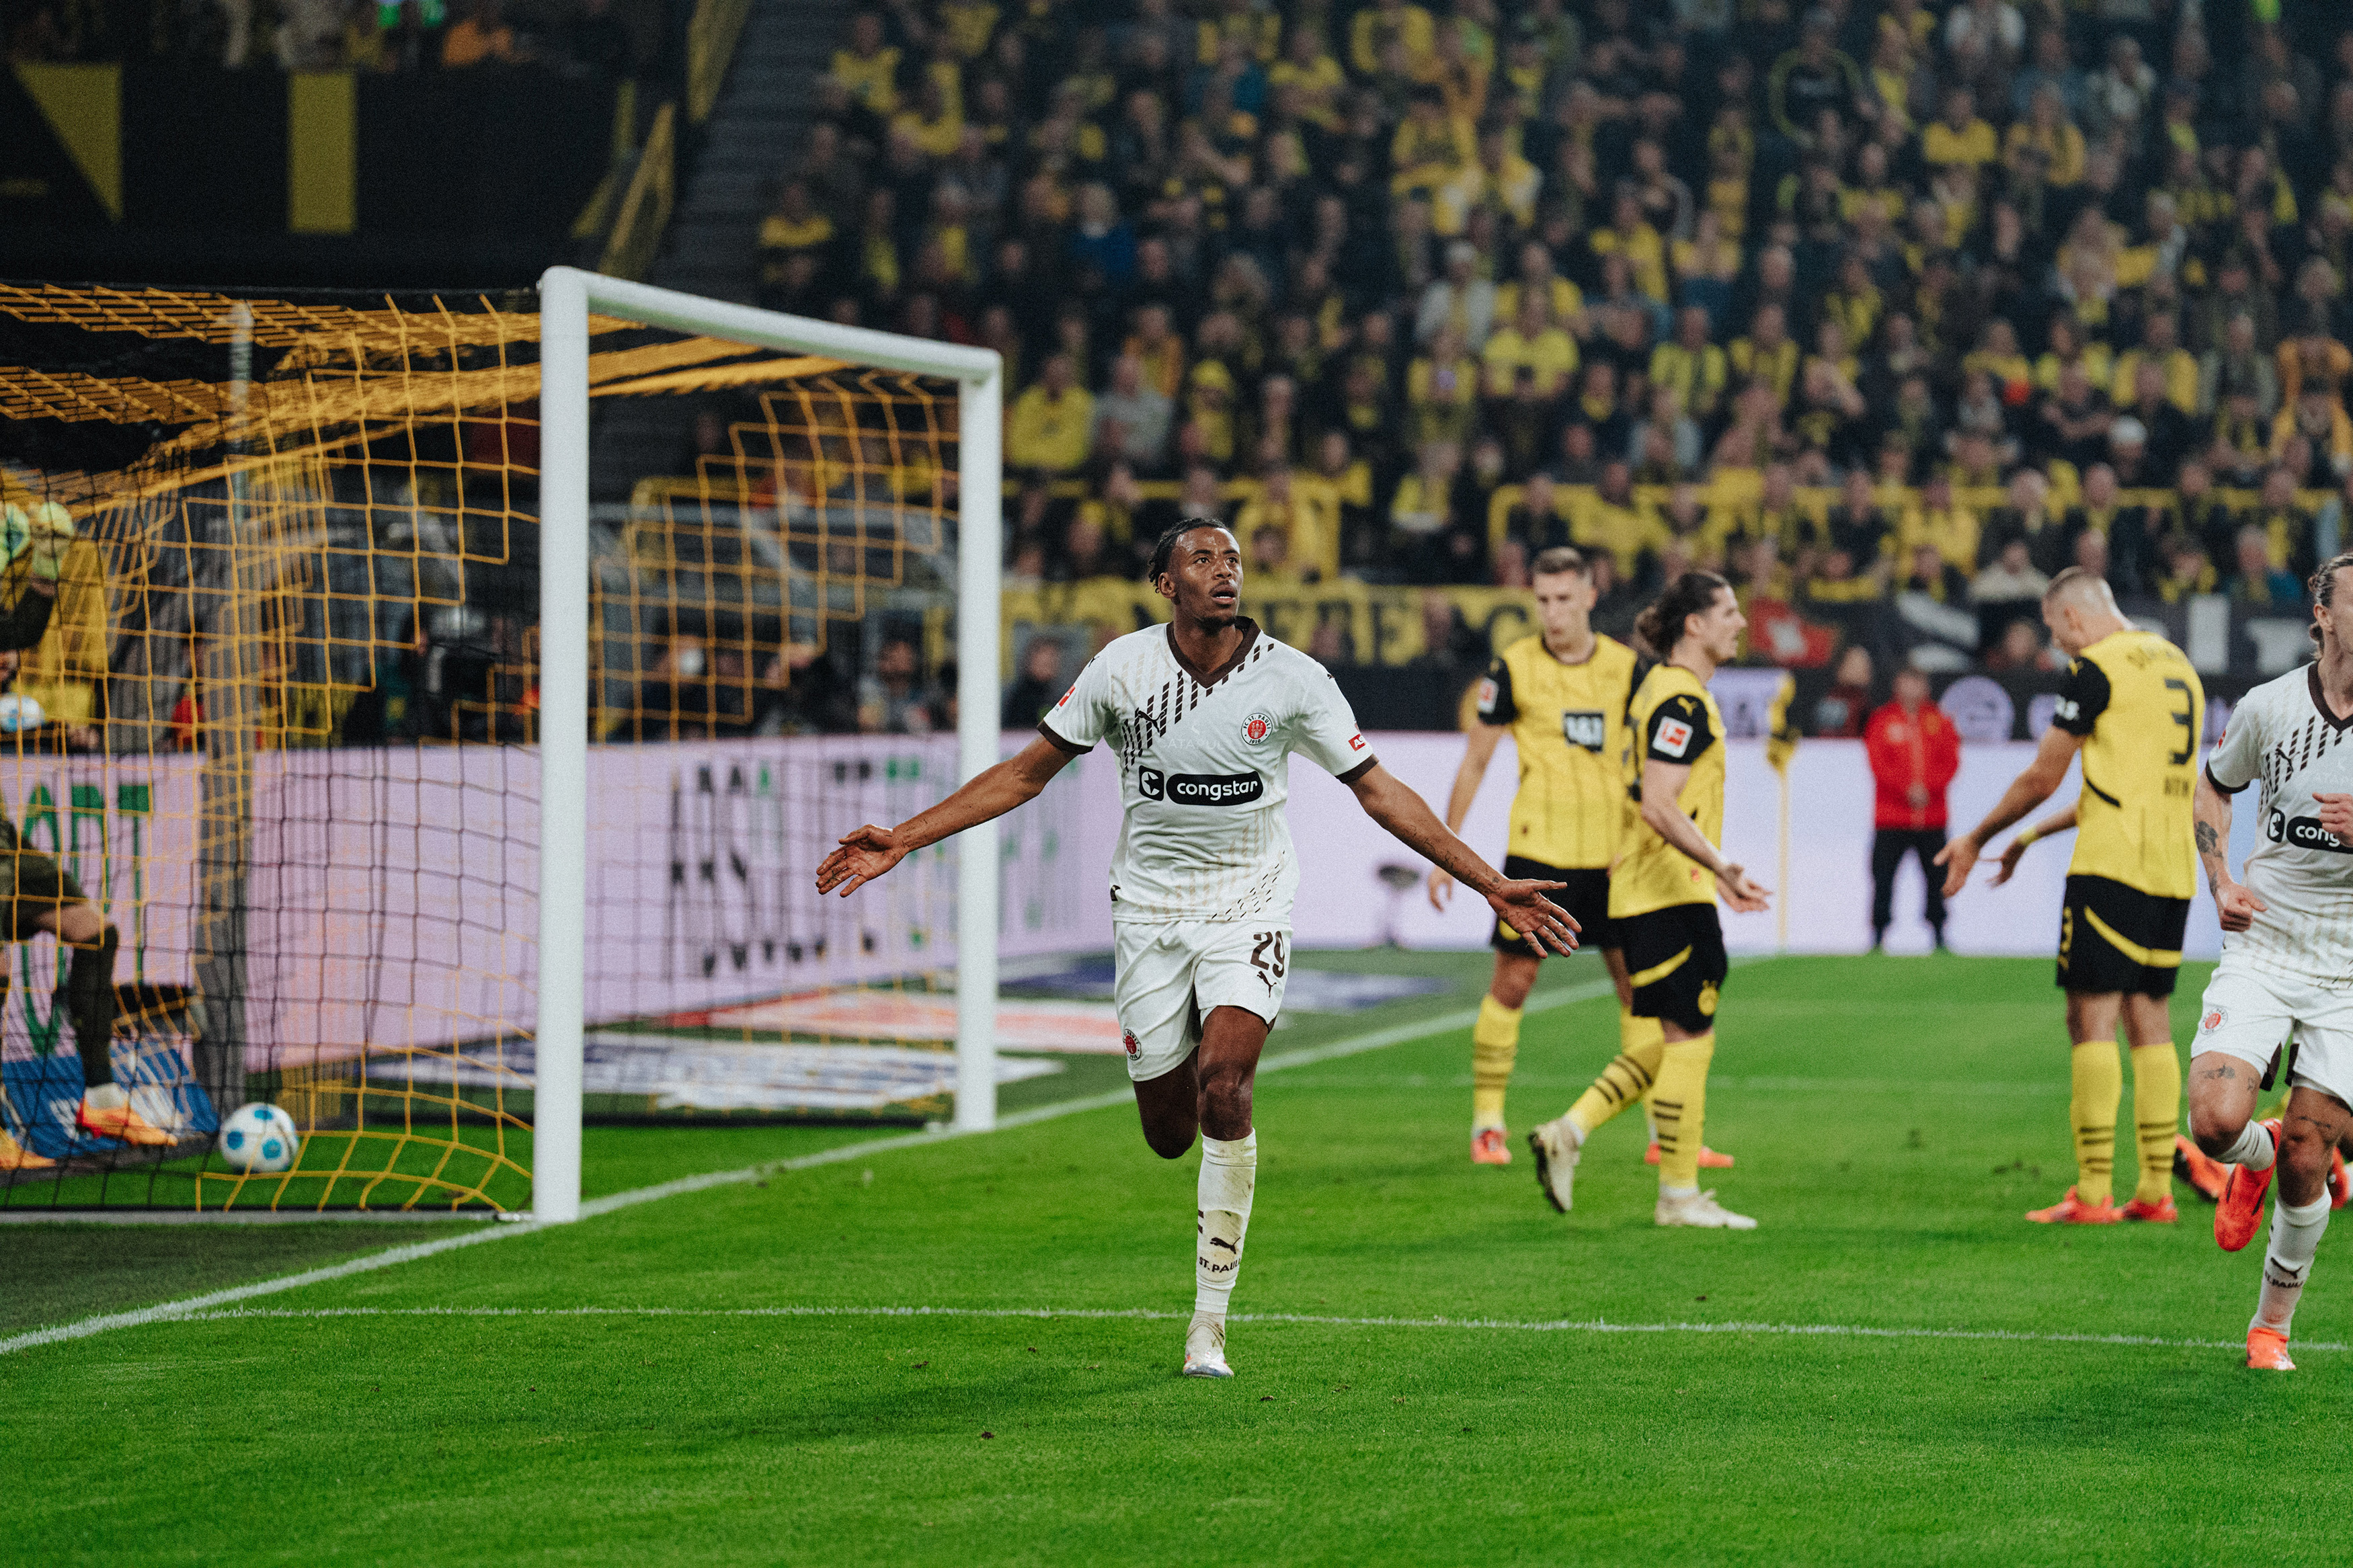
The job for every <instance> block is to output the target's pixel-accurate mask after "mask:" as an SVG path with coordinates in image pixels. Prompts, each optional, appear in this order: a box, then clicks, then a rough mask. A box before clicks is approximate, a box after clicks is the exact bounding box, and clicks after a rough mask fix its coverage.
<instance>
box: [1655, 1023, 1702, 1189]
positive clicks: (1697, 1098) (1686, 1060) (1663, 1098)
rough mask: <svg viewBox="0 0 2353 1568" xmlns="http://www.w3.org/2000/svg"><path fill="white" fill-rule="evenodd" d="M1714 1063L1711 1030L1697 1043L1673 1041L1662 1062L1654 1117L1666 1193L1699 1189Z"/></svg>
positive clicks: (1662, 1183) (1668, 1043)
mask: <svg viewBox="0 0 2353 1568" xmlns="http://www.w3.org/2000/svg"><path fill="white" fill-rule="evenodd" d="M1713 1060H1715V1032H1714V1031H1712V1030H1711V1031H1710V1032H1709V1033H1707V1034H1704V1035H1702V1036H1701V1037H1699V1038H1697V1039H1695V1040H1670V1041H1668V1042H1667V1043H1666V1047H1665V1049H1664V1051H1663V1052H1662V1054H1661V1056H1660V1058H1659V1087H1658V1088H1657V1089H1654V1090H1652V1091H1651V1119H1652V1120H1653V1121H1657V1122H1658V1124H1659V1185H1661V1186H1662V1187H1673V1188H1676V1189H1677V1190H1679V1191H1683V1192H1692V1191H1695V1190H1696V1189H1697V1188H1698V1186H1699V1148H1700V1136H1701V1134H1702V1133H1703V1132H1704V1131H1705V1130H1706V1126H1707V1065H1708V1063H1709V1062H1711V1061H1713Z"/></svg>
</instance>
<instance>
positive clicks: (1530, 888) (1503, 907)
mask: <svg viewBox="0 0 2353 1568" xmlns="http://www.w3.org/2000/svg"><path fill="white" fill-rule="evenodd" d="M1440 874H1441V875H1443V873H1440ZM1567 886H1568V884H1567V883H1566V882H1529V881H1515V882H1498V883H1496V884H1495V890H1494V891H1493V892H1492V893H1489V894H1488V895H1487V904H1488V907H1489V908H1491V909H1493V910H1494V911H1495V916H1496V918H1497V919H1498V920H1501V921H1503V922H1504V924H1505V925H1507V926H1509V927H1511V928H1512V929H1513V930H1514V931H1518V932H1519V933H1520V940H1521V941H1523V942H1526V943H1527V944H1528V946H1529V947H1531V948H1533V949H1534V950H1535V955H1536V956H1537V957H1538V958H1542V957H1544V956H1545V949H1546V947H1550V948H1551V949H1552V950H1553V952H1557V953H1559V954H1561V955H1562V956H1563V957H1567V955H1568V954H1570V953H1572V952H1576V951H1577V931H1579V930H1580V929H1582V928H1580V927H1579V926H1578V925H1577V921H1576V920H1575V918H1574V917H1572V916H1571V915H1570V914H1569V912H1568V911H1567V910H1564V909H1562V908H1561V907H1560V906H1559V905H1558V904H1556V903H1554V902H1553V901H1552V900H1550V899H1547V898H1546V897H1545V894H1546V893H1547V892H1549V891H1551V890H1552V889H1555V888H1565V887H1567Z"/></svg>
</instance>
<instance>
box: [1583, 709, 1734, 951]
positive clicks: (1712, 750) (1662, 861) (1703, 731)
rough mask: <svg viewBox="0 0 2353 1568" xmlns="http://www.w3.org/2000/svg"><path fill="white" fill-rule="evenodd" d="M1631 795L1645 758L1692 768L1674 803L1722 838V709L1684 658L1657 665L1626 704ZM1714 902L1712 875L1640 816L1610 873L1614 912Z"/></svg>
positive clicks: (1613, 915) (1711, 837)
mask: <svg viewBox="0 0 2353 1568" xmlns="http://www.w3.org/2000/svg"><path fill="white" fill-rule="evenodd" d="M1626 725H1627V731H1628V735H1629V739H1630V742H1631V744H1630V746H1629V747H1628V752H1629V757H1628V762H1627V772H1628V773H1629V775H1630V776H1629V778H1628V786H1629V793H1630V795H1633V797H1634V798H1637V799H1639V798H1640V792H1641V784H1642V763H1644V762H1646V761H1650V760H1656V761H1658V762H1662V763H1683V765H1684V766H1686V767H1689V768H1690V769H1691V774H1690V776H1689V777H1688V778H1686V779H1685V780H1684V781H1683V792H1682V793H1681V794H1680V795H1676V796H1675V805H1677V806H1678V807H1680V808H1681V809H1682V811H1683V815H1684V816H1688V817H1690V818H1691V819H1692V822H1693V823H1694V825H1695V826H1697V827H1698V828H1699V830H1700V833H1701V835H1702V836H1703V837H1705V838H1706V839H1707V841H1708V842H1709V843H1711V844H1718V845H1720V844H1722V843H1723V841H1724V744H1723V741H1724V713H1723V711H1722V710H1720V709H1718V708H1717V707H1716V705H1715V698H1713V697H1711V696H1709V695H1708V690H1707V688H1706V687H1704V686H1703V685H1701V684H1700V679H1699V677H1698V676H1696V675H1694V674H1693V673H1692V672H1691V671H1690V670H1688V669H1685V668H1683V666H1681V665H1679V664H1661V665H1653V666H1652V667H1651V672H1650V673H1649V674H1648V675H1645V676H1644V677H1643V678H1642V679H1641V684H1640V685H1638V686H1637V687H1635V689H1634V700H1633V703H1632V704H1631V706H1630V707H1629V709H1628V710H1627V714H1626ZM1714 903H1715V873H1713V872H1711V871H1710V870H1708V869H1707V868H1706V867H1704V866H1702V865H1701V864H1700V863H1699V862H1698V861H1696V860H1694V859H1693V858H1691V857H1690V856H1688V855H1685V854H1684V853H1683V851H1682V850H1680V849H1678V848H1676V847H1674V846H1673V845H1672V844H1670V843H1668V842H1667V841H1666V840H1665V839H1663V838H1662V837H1659V834H1658V830H1657V829H1655V828H1653V827H1651V826H1650V825H1649V824H1648V823H1646V822H1644V821H1643V820H1642V819H1641V816H1639V815H1638V816H1635V818H1634V819H1633V822H1632V825H1631V827H1630V837H1629V839H1628V842H1627V846H1626V856H1625V858H1624V859H1622V860H1620V862H1619V863H1618V868H1617V869H1616V870H1614V871H1612V872H1611V873H1610V874H1609V917H1610V919H1612V920H1624V919H1626V918H1627V917H1628V916H1630V915H1641V914H1648V913H1650V912H1651V910H1663V909H1667V908H1669V907H1671V906H1672V905H1675V904H1710V905H1713V904H1714Z"/></svg>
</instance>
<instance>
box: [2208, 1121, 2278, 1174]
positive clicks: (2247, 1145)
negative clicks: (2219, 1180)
mask: <svg viewBox="0 0 2353 1568" xmlns="http://www.w3.org/2000/svg"><path fill="white" fill-rule="evenodd" d="M2278 1153H2279V1151H2278V1150H2277V1149H2275V1148H2274V1146H2273V1144H2272V1135H2271V1133H2270V1132H2268V1131H2265V1130H2264V1127H2263V1123H2262V1122H2260V1121H2250V1122H2248V1123H2247V1124H2246V1125H2245V1126H2244V1127H2242V1128H2240V1129H2239V1141H2238V1142H2235V1143H2233V1144H2232V1145H2231V1146H2230V1147H2229V1148H2228V1149H2225V1150H2223V1151H2222V1152H2221V1153H2220V1154H2218V1155H2216V1156H2215V1158H2216V1159H2218V1160H2220V1161H2221V1162H2222V1163H2224V1164H2225V1165H2243V1166H2245V1167H2246V1168H2247V1169H2248V1170H2250V1171H2268V1170H2270V1169H2271V1168H2272V1161H2273V1160H2274V1159H2276V1158H2277V1157H2278Z"/></svg>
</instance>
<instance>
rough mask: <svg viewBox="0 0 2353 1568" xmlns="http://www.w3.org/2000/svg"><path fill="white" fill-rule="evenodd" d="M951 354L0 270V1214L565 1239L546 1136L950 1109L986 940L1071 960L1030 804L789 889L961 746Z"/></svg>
mask: <svg viewBox="0 0 2353 1568" xmlns="http://www.w3.org/2000/svg"><path fill="white" fill-rule="evenodd" d="M621 293H628V294H631V295H632V299H631V300H628V301H626V302H625V301H621V300H618V299H617V297H616V296H617V295H618V294H621ZM625 304H635V305H637V306H639V307H642V308H639V309H636V310H630V309H628V308H625ZM993 371H994V356H993V355H985V354H980V353H976V351H970V350H956V349H952V348H948V347H946V346H944V345H936V344H923V343H918V342H913V341H911V340H900V339H894V338H887V337H885V336H884V335H883V334H879V333H863V334H860V333H848V334H845V333H844V332H843V331H842V330H840V329H837V328H831V327H828V326H827V325H826V324H824V323H816V322H796V321H792V320H791V319H789V318H783V317H777V316H773V315H769V314H766V313H763V312H757V311H749V310H741V309H740V308H736V307H731V306H724V305H719V304H714V303H712V302H709V301H698V300H690V299H686V298H684V297H681V296H676V295H670V294H665V293H663V292H661V291H659V290H653V289H638V288H637V287H636V286H628V285H619V284H614V283H611V282H610V281H609V280H607V279H593V278H589V277H586V276H585V275H581V274H576V273H570V272H567V271H565V270H563V269H559V270H558V271H556V272H554V273H551V274H550V275H549V279H548V280H547V282H546V283H545V285H544V286H543V290H541V291H538V292H526V293H522V294H518V295H510V296H490V297H484V296H470V297H465V298H451V297H447V296H441V297H423V296H411V295H399V294H395V295H375V296H366V297H355V296H329V295H303V296H300V297H281V298H269V299H262V298H245V299H238V298H231V297H228V296H225V295H221V294H196V293H172V292H164V291H156V290H138V291H124V290H114V289H99V288H72V287H62V286H0V485H5V510H0V534H5V538H0V542H5V543H8V544H9V545H10V547H11V548H12V549H13V548H14V542H15V541H16V540H18V539H21V538H23V537H26V536H28V535H34V534H37V533H38V531H39V529H40V528H41V527H43V526H52V527H53V526H54V524H55V520H56V519H57V518H58V517H59V516H60V515H62V516H63V517H64V518H66V519H69V520H70V521H71V523H72V525H73V527H74V530H75V535H76V537H75V538H74V540H73V542H72V543H71V545H70V547H69V549H67V550H66V551H65V552H64V555H63V562H62V569H61V571H60V572H59V574H58V581H57V583H56V584H55V589H54V598H53V600H51V601H50V604H49V606H48V614H47V621H46V624H44V625H41V626H38V628H37V634H32V633H20V639H19V640H22V641H23V643H24V646H23V647H18V648H14V649H6V650H0V807H5V812H6V814H7V816H8V819H9V823H10V833H9V836H7V837H5V841H0V867H5V868H10V869H13V872H14V877H13V881H7V880H0V900H5V913H6V916H7V919H8V921H9V926H8V929H7V931H5V932H0V935H5V937H6V938H7V939H8V940H9V945H8V946H7V948H6V949H5V953H6V959H7V964H8V969H7V978H8V984H7V987H6V992H5V1007H0V1125H5V1131H6V1132H7V1134H8V1135H9V1138H10V1140H11V1142H13V1144H14V1145H15V1148H16V1151H18V1152H17V1153H16V1154H15V1155H13V1156H9V1159H10V1161H11V1162H12V1163H14V1164H15V1165H16V1168H15V1169H13V1170H7V1171H0V1206H5V1207H9V1208H24V1207H30V1206H37V1207H43V1208H53V1209H79V1208H98V1207H115V1206H162V1207H176V1208H195V1209H205V1210H216V1209H226V1208H247V1207H265V1208H275V1209H280V1210H309V1209H361V1208H364V1209H371V1210H374V1209H385V1210H398V1209H434V1210H449V1209H457V1210H477V1211H503V1212H516V1211H522V1210H526V1209H528V1210H532V1211H533V1212H536V1213H538V1214H539V1215H542V1216H543V1217H546V1218H559V1219H560V1218H567V1217H570V1215H572V1214H573V1213H574V1212H576V1206H577V1202H578V1190H579V1188H578V1183H579V1176H578V1168H579V1158H580V1154H579V1150H580V1127H581V1125H582V1123H583V1121H588V1122H591V1123H593V1122H595V1121H599V1120H608V1121H609V1120H643V1119H653V1120H663V1121H667V1120H687V1119H720V1118H723V1119H727V1120H730V1121H773V1120H776V1119H807V1118H811V1117H824V1118H842V1117H866V1118H885V1119H902V1120H908V1121H922V1120H932V1119H944V1118H946V1117H949V1116H954V1117H955V1119H956V1120H957V1121H959V1122H961V1123H965V1124H985V1123H986V1121H987V1120H988V1119H989V1118H990V1117H991V1116H992V1115H993V1105H994V1100H993V1096H994V1089H995V1083H996V1080H997V1073H998V1071H999V1070H1001V1067H1002V1066H1003V1064H1000V1063H999V1062H998V1061H997V1058H996V1053H995V1051H994V1048H993V1045H992V1040H991V1037H990V1025H991V1021H992V1019H993V1012H992V1010H991V1005H992V1004H993V1002H994V994H995V978H994V977H995V963H996V955H997V931H998V929H999V927H1000V925H1001V926H1002V927H1003V928H1004V930H1005V931H1006V940H1007V944H1008V947H1009V948H1010V949H1012V950H1016V951H1018V949H1019V948H1020V946H1021V945H1022V944H1023V943H1025V942H1026V943H1028V944H1029V946H1030V947H1031V948H1032V949H1033V950H1035V951H1041V952H1042V951H1053V950H1059V949H1061V948H1067V947H1071V946H1074V945H1080V944H1082V942H1083V937H1082V934H1081V933H1080V932H1079V931H1078V930H1077V929H1076V917H1077V900H1076V899H1075V897H1074V896H1073V893H1072V889H1073V887H1074V883H1073V880H1072V868H1071V865H1070V859H1071V856H1070V854H1069V847H1068V846H1066V845H1064V844H1062V843H1061V842H1060V840H1059V838H1058V835H1057V833H1056V831H1055V826H1054V824H1055V809H1056V801H1055V798H1054V792H1053V791H1051V790H1050V792H1049V794H1048V796H1047V797H1046V798H1044V799H1041V800H1040V801H1039V802H1037V803H1034V804H1033V805H1031V806H1029V807H1026V808H1024V811H1023V812H1022V813H1020V814H1017V815H1016V816H1014V817H1011V818H1008V821H1007V822H1006V824H1004V825H1003V833H1002V837H1001V838H1000V839H995V840H992V841H989V842H986V843H981V844H974V845H967V846H965V847H963V852H962V853H959V849H958V847H955V846H943V847H938V848H936V849H934V850H931V851H927V852H925V853H924V854H923V855H920V856H917V857H913V858H911V859H910V860H909V862H908V863H907V864H906V865H905V866H903V867H902V868H901V870H900V871H899V872H897V873H895V874H894V875H893V876H892V878H890V879H886V880H885V881H884V882H882V883H879V884H876V885H875V886H874V887H873V888H872V889H870V890H868V891H866V892H864V893H861V895H860V897H859V898H858V899H856V900H849V901H846V902H845V901H841V900H819V899H818V897H817V896H816V894H815V892H814V890H813V885H812V881H813V873H814V869H815V867H816V864H817V862H818V859H819V858H822V856H823V855H824V854H825V853H826V852H827V851H828V849H829V848H830V847H831V846H832V844H833V842H834V840H835V839H836V838H837V837H839V835H840V834H841V833H843V832H846V831H847V830H848V829H849V828H850V827H853V826H856V825H858V824H859V823H860V822H863V821H875V822H881V823H886V824H887V823H890V822H892V821H896V820H899V819H901V818H902V817H904V816H909V815H912V814H913V812H915V811H917V810H920V809H922V807H923V806H924V805H929V804H930V803H931V802H933V801H934V800H936V799H937V798H939V797H940V796H941V795H943V794H944V793H945V792H946V790H947V789H949V788H951V787H953V786H954V784H955V782H956V781H957V779H958V777H959V776H960V775H968V774H969V773H971V772H973V771H976V768H977V767H978V766H981V765H986V763H987V762H990V761H994V760H995V757H996V755H997V749H998V747H999V738H998V735H997V726H996V720H997V715H996V712H995V706H996V705H995V700H994V696H995V693H996V691H997V681H998V658H997V648H996V644H997V637H996V629H997V628H996V619H997V593H996V574H997V545H996V529H997V473H996V442H997V434H996V398H997V384H996V381H995V379H994V374H993ZM976 419H977V420H979V421H980V422H981V428H982V429H983V430H984V431H985V439H984V442H983V445H985V447H986V448H987V450H986V452H985V454H983V453H978V452H976V451H975V450H974V449H972V447H971V444H970V443H969V442H968V441H967V440H966V439H965V432H966V431H968V430H970V429H971V428H972V427H973V426H974V422H975V420H976ZM57 509H62V512H61V513H60V512H59V511H58V510H57ZM975 544H977V545H978V548H977V549H974V548H970V546H972V545H975ZM36 558H37V552H33V553H26V554H23V555H20V556H18V558H17V559H16V561H15V563H13V564H11V565H10V566H9V567H8V568H7V570H6V572H5V574H0V626H11V625H14V626H19V627H28V626H30V625H31V623H32V621H35V620H37V618H38V617H37V615H32V614H29V611H30V609H31V608H32V607H33V605H32V602H33V601H34V600H35V599H38V598H41V597H45V596H46V595H45V594H44V589H45V588H46V587H47V584H45V583H44V582H42V581H41V580H40V577H39V574H38V573H37V571H36V570H34V567H33V563H34V562H35V560H36ZM0 640H6V639H5V638H0ZM976 706H977V708H978V709H979V711H978V712H977V713H976V712H975V711H974V710H975V708H976ZM959 721H961V724H959ZM1008 911H1009V912H1008ZM77 921H79V922H82V923H79V924H77V923H76V922H77ZM101 926H102V928H103V930H104V931H107V932H110V933H111V935H109V936H107V937H105V938H103V939H101V938H100V937H98V936H97V935H95V934H93V933H95V932H96V931H99V930H100V928H101ZM78 936H87V937H88V938H89V940H76V939H77V937H78ZM959 1046H960V1047H961V1048H960V1049H959ZM109 1085H111V1086H112V1088H111V1089H110V1088H109V1087H108V1086H109ZM117 1089H119V1090H120V1091H121V1093H120V1094H117V1093H115V1092H114V1090H117ZM257 1102H258V1103H266V1104H269V1105H274V1106H276V1107H278V1108H279V1109H280V1110H283V1111H284V1112H285V1113H286V1114H287V1115H288V1116H289V1117H290V1119H291V1120H292V1121H293V1123H294V1125H295V1128H296V1131H297V1134H298V1136H297V1138H296V1140H295V1141H294V1145H293V1147H292V1148H291V1149H290V1150H289V1151H287V1152H286V1153H285V1155H284V1157H283V1158H282V1159H280V1160H279V1161H272V1160H270V1159H268V1158H266V1157H265V1158H260V1159H258V1160H257V1159H256V1158H255V1157H254V1156H253V1155H252V1154H251V1153H250V1152H231V1151H228V1150H227V1149H225V1148H224V1147H223V1146H222V1144H221V1141H220V1140H219V1139H218V1137H217V1134H218V1132H219V1131H220V1129H221V1127H222V1125H223V1123H224V1122H225V1121H227V1119H228V1118H229V1117H230V1116H231V1113H232V1112H233V1111H235V1110H237V1108H238V1107H239V1106H241V1105H246V1104H248V1103H257ZM126 1105H127V1109H128V1112H129V1114H128V1115H127V1116H125V1115H124V1114H123V1111H122V1110H121V1109H120V1108H121V1107H124V1106H126ZM0 1153H5V1146H0ZM279 1165H282V1167H283V1168H274V1167H276V1166H279Z"/></svg>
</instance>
